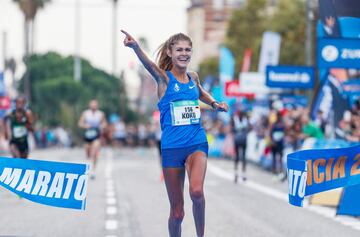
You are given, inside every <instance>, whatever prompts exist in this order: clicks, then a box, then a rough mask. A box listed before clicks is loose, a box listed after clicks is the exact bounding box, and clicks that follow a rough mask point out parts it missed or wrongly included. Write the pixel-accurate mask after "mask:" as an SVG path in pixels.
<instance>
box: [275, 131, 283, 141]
mask: <svg viewBox="0 0 360 237" xmlns="http://www.w3.org/2000/svg"><path fill="white" fill-rule="evenodd" d="M273 137H274V140H275V141H276V142H279V141H281V140H282V139H283V138H284V132H280V131H277V132H274V134H273Z"/></svg>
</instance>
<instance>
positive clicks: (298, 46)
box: [267, 0, 306, 65]
mask: <svg viewBox="0 0 360 237" xmlns="http://www.w3.org/2000/svg"><path fill="white" fill-rule="evenodd" d="M305 4H306V3H305V1H302V0H293V1H287V0H280V1H279V3H278V5H277V8H276V10H275V13H274V14H273V15H272V16H271V18H270V20H269V21H267V22H268V23H267V28H268V29H269V30H271V31H275V32H278V33H279V34H280V35H281V50H280V64H288V65H304V64H305V29H306V18H305V15H306V12H305V9H306V8H305Z"/></svg>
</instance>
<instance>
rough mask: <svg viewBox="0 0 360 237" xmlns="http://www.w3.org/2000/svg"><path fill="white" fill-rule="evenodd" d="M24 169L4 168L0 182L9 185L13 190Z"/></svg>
mask: <svg viewBox="0 0 360 237" xmlns="http://www.w3.org/2000/svg"><path fill="white" fill-rule="evenodd" d="M21 172H22V169H14V170H13V168H4V170H3V172H2V174H1V176H0V182H4V184H6V185H9V184H10V185H9V186H10V187H12V188H15V186H16V185H17V184H18V182H19V179H20V176H21Z"/></svg>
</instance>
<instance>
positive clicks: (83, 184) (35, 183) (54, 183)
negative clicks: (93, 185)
mask: <svg viewBox="0 0 360 237" xmlns="http://www.w3.org/2000/svg"><path fill="white" fill-rule="evenodd" d="M87 182H88V165H86V164H74V163H64V162H54V161H42V160H30V159H18V158H6V157H0V185H1V186H3V187H5V188H6V189H8V190H10V191H12V192H14V193H16V194H17V195H19V196H20V197H23V198H26V199H28V200H30V201H33V202H37V203H40V204H44V205H49V206H54V207H64V208H72V209H80V210H85V203H86V193H87Z"/></svg>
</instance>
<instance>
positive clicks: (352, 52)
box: [341, 49, 360, 59]
mask: <svg viewBox="0 0 360 237" xmlns="http://www.w3.org/2000/svg"><path fill="white" fill-rule="evenodd" d="M341 58H343V59H360V49H343V50H342V51H341Z"/></svg>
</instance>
